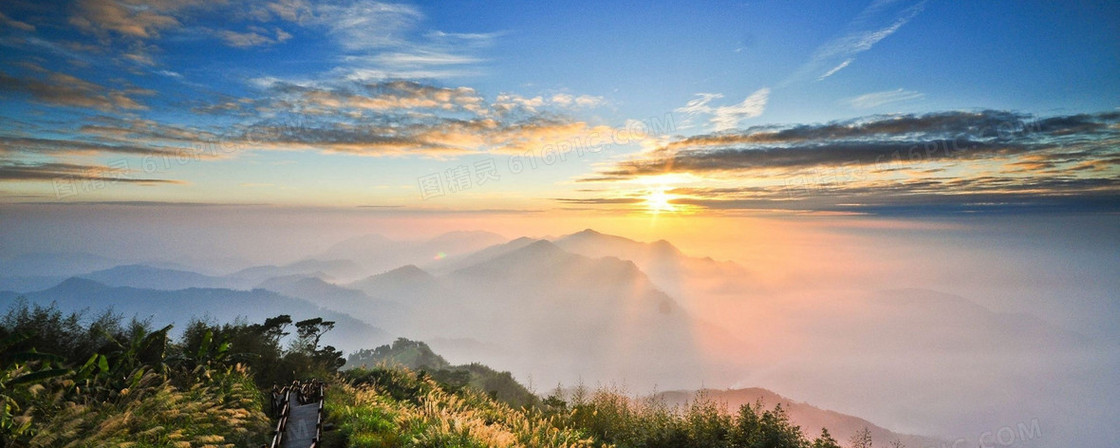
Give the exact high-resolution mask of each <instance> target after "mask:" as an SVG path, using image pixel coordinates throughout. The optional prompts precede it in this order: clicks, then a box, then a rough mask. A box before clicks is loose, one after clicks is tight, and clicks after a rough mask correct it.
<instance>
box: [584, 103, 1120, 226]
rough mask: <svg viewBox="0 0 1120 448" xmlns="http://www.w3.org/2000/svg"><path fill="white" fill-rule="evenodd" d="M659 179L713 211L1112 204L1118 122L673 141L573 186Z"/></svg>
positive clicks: (794, 132)
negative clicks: (1043, 200)
mask: <svg viewBox="0 0 1120 448" xmlns="http://www.w3.org/2000/svg"><path fill="white" fill-rule="evenodd" d="M667 174H677V175H679V174H688V175H691V179H693V180H692V181H690V182H689V184H688V185H681V186H679V188H678V189H676V190H674V191H673V193H674V194H677V195H678V196H679V198H678V199H676V200H674V203H681V204H691V205H696V206H704V207H712V208H720V209H726V208H782V209H791V208H793V209H817V210H825V209H827V210H839V209H842V208H844V207H841V205H843V204H849V205H850V204H865V205H866V204H875V205H876V206H877V207H885V208H890V207H902V206H906V205H908V204H910V205H912V204H914V203H916V202H915V201H917V200H918V199H919V198H925V199H922V200H929V201H933V202H938V203H941V202H945V203H956V204H958V205H961V204H966V203H968V204H972V203H978V202H977V201H979V200H980V199H979V198H984V199H991V198H993V197H999V196H1000V195H1007V196H1006V197H1005V199H1006V201H1012V200H1013V199H1014V200H1015V201H1017V202H1018V203H1022V202H1023V200H1022V198H1020V197H1019V196H1015V195H1020V196H1026V195H1031V194H1034V195H1040V196H1046V197H1048V198H1051V199H1052V200H1055V201H1056V200H1059V199H1060V198H1066V199H1070V200H1072V198H1080V197H1085V196H1093V197H1098V196H1102V195H1103V196H1110V195H1117V196H1120V180H1118V179H1120V176H1118V174H1120V113H1117V112H1105V113H1099V114H1078V115H1067V116H1056V117H1045V118H1035V117H1032V116H1029V115H1024V114H1018V113H1013V112H1006V111H981V112H942V113H931V114H925V115H893V116H892V115H877V116H871V117H864V118H860V119H855V120H848V121H842V122H832V123H826V124H812V125H798V126H787V127H766V126H759V127H754V128H750V129H746V130H743V131H741V132H735V133H726V132H724V133H715V134H708V135H700V136H694V137H689V138H683V139H678V140H676V141H673V142H670V143H668V144H665V145H663V146H661V147H660V148H657V149H656V150H654V151H650V152H644V153H641V154H637V155H635V156H634V157H633V158H631V159H630V160H623V161H617V162H612V163H610V164H606V165H603V166H600V167H599V169H598V170H597V172H596V173H595V174H594V175H591V176H588V177H585V178H582V179H579V180H581V181H583V182H585V183H587V184H588V185H595V184H599V185H602V188H601V193H599V194H594V193H593V194H591V196H592V197H601V196H602V195H608V194H609V195H610V196H609V197H615V196H617V194H618V191H620V190H625V187H624V186H627V185H629V186H635V185H640V184H641V182H642V179H645V178H648V177H653V176H657V177H660V176H664V175H667ZM620 185H622V186H620ZM954 198H956V199H954ZM1055 198H1058V199H1055ZM954 201H956V202H954ZM994 203H1000V201H995V202H994ZM1104 203H1108V202H1107V201H1105V202H1104ZM849 208H852V209H854V208H856V207H854V206H853V207H849Z"/></svg>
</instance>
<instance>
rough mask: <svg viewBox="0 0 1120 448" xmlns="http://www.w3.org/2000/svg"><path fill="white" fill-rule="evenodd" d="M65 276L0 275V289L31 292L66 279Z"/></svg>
mask: <svg viewBox="0 0 1120 448" xmlns="http://www.w3.org/2000/svg"><path fill="white" fill-rule="evenodd" d="M66 279H67V277H65V276H54V275H26V276H24V275H19V276H0V291H14V292H31V291H41V290H44V289H47V288H50V287H51V286H54V285H57V284H59V283H61V282H62V281H63V280H66Z"/></svg>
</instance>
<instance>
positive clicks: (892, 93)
mask: <svg viewBox="0 0 1120 448" xmlns="http://www.w3.org/2000/svg"><path fill="white" fill-rule="evenodd" d="M924 97H925V94H923V93H921V92H915V91H913V90H904V89H895V90H886V91H882V92H872V93H867V94H863V95H860V96H857V97H855V98H849V99H848V100H847V101H846V102H847V103H848V105H850V106H852V107H853V108H856V109H872V108H876V107H879V106H884V105H887V104H892V103H900V102H903V101H912V100H918V99H922V98H924Z"/></svg>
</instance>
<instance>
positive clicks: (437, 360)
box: [347, 338, 540, 407]
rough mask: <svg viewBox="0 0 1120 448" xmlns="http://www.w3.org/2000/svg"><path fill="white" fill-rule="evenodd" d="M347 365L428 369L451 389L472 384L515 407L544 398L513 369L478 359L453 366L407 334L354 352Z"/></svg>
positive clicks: (427, 370) (477, 389) (478, 389)
mask: <svg viewBox="0 0 1120 448" xmlns="http://www.w3.org/2000/svg"><path fill="white" fill-rule="evenodd" d="M347 365H349V366H352V368H358V367H365V368H370V367H404V368H407V369H410V370H415V371H420V372H425V373H426V374H428V375H430V376H431V378H432V379H434V380H435V381H436V382H437V383H439V384H440V386H442V387H443V388H444V389H446V390H447V391H449V392H452V393H454V392H459V391H461V390H463V389H464V388H471V389H474V390H475V391H479V392H483V393H486V394H490V395H491V396H492V397H493V398H496V399H498V400H499V401H502V402H504V403H506V404H509V405H511V406H514V407H524V406H533V405H536V404H537V403H538V402H539V401H540V400H539V399H538V398H537V397H536V396H535V395H533V393H532V392H530V391H529V390H528V389H526V388H525V386H522V385H521V384H520V383H518V382H517V380H515V379H514V378H513V375H512V374H511V373H510V372H499V371H496V370H494V369H491V368H490V367H487V366H485V365H482V364H478V363H472V364H466V365H461V366H453V365H451V363H449V362H447V360H446V359H444V358H443V357H442V356H440V355H437V354H436V353H435V352H433V351H432V349H431V348H430V347H428V344H425V343H423V342H420V341H411V340H408V339H405V338H398V339H397V340H396V341H393V343H392V345H382V346H380V347H377V348H375V349H373V350H369V349H365V350H359V351H357V352H354V353H353V354H351V355H350V357H349V358H348V360H347Z"/></svg>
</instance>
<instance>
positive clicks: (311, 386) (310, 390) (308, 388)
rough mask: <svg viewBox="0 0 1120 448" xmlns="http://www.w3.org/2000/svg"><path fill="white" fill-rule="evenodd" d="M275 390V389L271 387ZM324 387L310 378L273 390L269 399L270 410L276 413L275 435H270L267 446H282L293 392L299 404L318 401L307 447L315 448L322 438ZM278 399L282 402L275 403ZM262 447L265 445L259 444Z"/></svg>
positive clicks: (273, 447) (274, 447)
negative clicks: (311, 433) (313, 435)
mask: <svg viewBox="0 0 1120 448" xmlns="http://www.w3.org/2000/svg"><path fill="white" fill-rule="evenodd" d="M273 390H274V391H275V390H276V389H275V388H273ZM324 392H325V387H324V385H323V383H322V382H321V381H318V380H311V381H308V382H299V381H294V382H292V384H290V385H288V386H285V387H284V388H283V389H280V390H279V391H278V392H273V393H272V395H271V397H270V399H271V400H272V403H271V404H272V412H273V413H275V414H276V419H277V421H276V427H275V430H274V431H275V435H273V436H272V444H270V445H268V447H269V448H282V447H284V440H285V437H286V436H287V431H288V423H289V419H290V417H291V412H292V398H293V395H292V394H295V396H294V397H295V399H296V401H297V402H298V403H299V404H300V405H301V406H303V405H308V404H312V403H313V402H316V401H317V402H318V407H317V409H316V420H315V438H314V439H312V440H311V444H310V445H309V446H308V448H315V447H316V446H318V445H319V441H320V440H322V438H323V418H324V415H323V405H324V403H325V402H326V397H325V395H324ZM278 399H282V400H283V404H279V403H277V400H278ZM261 447H262V448H264V447H265V445H261ZM285 448H303V447H285Z"/></svg>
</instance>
